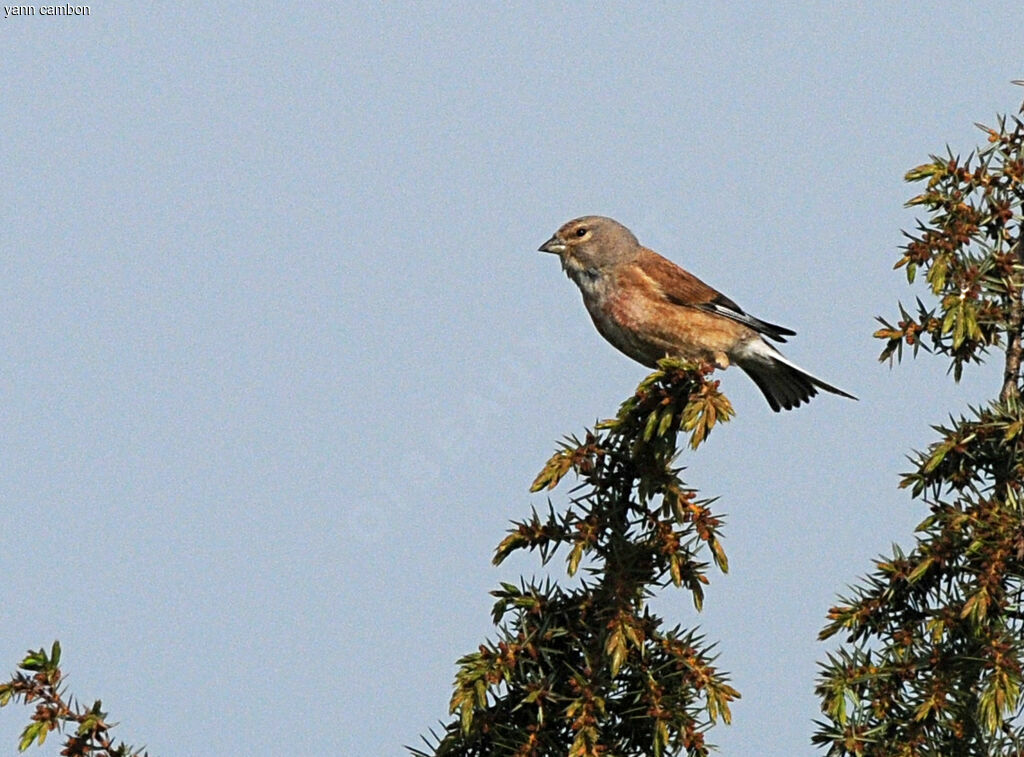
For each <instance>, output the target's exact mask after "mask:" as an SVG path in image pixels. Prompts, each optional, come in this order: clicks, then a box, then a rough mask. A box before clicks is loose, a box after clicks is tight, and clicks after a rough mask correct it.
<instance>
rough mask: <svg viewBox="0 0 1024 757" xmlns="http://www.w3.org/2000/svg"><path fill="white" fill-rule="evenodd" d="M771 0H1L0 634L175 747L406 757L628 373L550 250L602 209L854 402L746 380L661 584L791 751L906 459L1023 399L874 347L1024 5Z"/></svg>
mask: <svg viewBox="0 0 1024 757" xmlns="http://www.w3.org/2000/svg"><path fill="white" fill-rule="evenodd" d="M765 6H766V7H763V8H760V9H759V8H752V7H750V4H740V3H732V4H727V3H649V4H643V5H639V4H624V3H623V4H620V3H589V4H568V3H567V4H552V3H535V4H527V3H518V4H510V3H395V4H392V5H390V6H382V5H379V4H369V3H367V4H356V3H331V4H328V3H324V4H313V3H288V4H286V3H254V4H250V3H231V2H225V3H218V4H216V5H212V4H209V3H199V2H178V3H168V4H160V5H158V6H157V7H155V8H154V7H148V4H139V3H102V2H101V3H93V4H90V11H91V14H90V15H89V16H88V17H79V18H43V17H41V16H36V17H21V18H14V17H12V18H6V19H0V45H2V48H3V55H2V56H0V72H2V77H3V83H4V87H3V97H2V100H0V113H2V115H3V123H4V134H3V139H2V140H0V159H2V165H3V166H4V177H5V181H3V182H2V183H0V230H2V231H0V323H2V324H3V328H2V329H0V356H2V359H0V419H2V427H3V429H4V433H3V434H0V512H2V517H3V520H4V527H3V528H2V529H0V539H2V542H0V545H2V550H0V569H2V572H3V576H4V581H5V589H6V595H5V601H4V602H3V604H2V606H0V622H2V624H3V627H4V629H5V632H4V633H3V634H2V635H0V660H2V661H5V662H4V664H6V665H7V667H8V669H13V667H14V665H15V663H16V662H17V660H18V659H20V657H21V655H22V654H23V653H24V650H25V649H27V648H28V647H38V646H39V645H40V644H49V643H50V642H51V641H52V640H53V639H55V638H59V639H60V640H61V642H62V644H63V645H64V649H65V660H66V663H67V670H68V672H69V674H70V681H69V685H70V687H71V690H72V691H73V692H74V693H75V694H76V695H77V696H79V697H80V698H82V699H84V700H87V701H89V700H91V699H93V698H96V697H101V698H102V699H103V702H104V705H105V706H106V707H107V708H109V710H110V711H111V713H112V715H113V717H114V718H115V719H116V720H118V721H119V722H120V723H121V724H122V725H121V726H119V728H118V729H117V731H116V733H117V734H118V735H119V736H120V737H122V738H124V739H126V740H128V741H129V742H134V743H146V744H148V745H149V747H150V749H151V751H152V752H153V753H154V754H156V755H172V754H248V753H255V752H257V751H268V750H269V751H270V752H271V753H275V752H280V753H282V754H303V755H307V754H308V755H321V754H322V755H331V754H365V755H376V754H381V755H385V754H399V753H401V746H402V745H403V744H412V743H416V741H417V738H418V735H419V734H420V733H423V732H425V731H426V730H427V729H428V728H430V727H431V726H432V725H435V724H436V723H437V721H438V720H440V719H444V718H445V717H446V711H447V702H448V697H449V695H450V684H451V681H452V678H453V675H454V672H455V666H454V662H455V660H456V659H457V658H458V657H459V656H461V655H462V654H464V653H466V652H468V651H471V650H473V649H475V647H476V646H477V644H478V643H479V642H480V641H482V640H483V639H484V638H485V637H487V636H493V628H492V626H491V625H490V620H489V610H490V606H491V598H490V597H489V596H488V594H487V592H488V591H489V590H490V589H491V588H493V587H495V586H496V585H497V583H498V582H499V581H501V580H515V579H516V578H517V577H518V575H519V574H520V572H526V573H532V572H535V571H536V570H537V569H536V566H535V563H534V562H532V561H530V560H528V559H525V558H524V559H520V560H511V561H509V562H508V563H506V564H505V565H503V566H502V567H501V568H497V569H496V568H493V567H491V566H490V557H491V554H492V550H493V547H494V546H495V545H496V544H497V543H498V542H499V541H500V539H501V538H502V536H503V535H504V532H505V529H506V528H507V525H508V522H509V520H510V519H513V518H517V517H521V516H522V515H523V514H525V513H527V512H528V511H529V508H530V506H531V504H533V505H543V504H544V502H545V500H544V498H543V497H536V496H531V495H530V494H529V493H528V491H527V489H528V486H529V484H530V482H531V481H532V479H533V476H534V475H535V474H536V473H537V471H539V470H540V468H541V467H542V466H543V464H544V462H545V460H546V459H547V457H548V456H549V454H550V453H551V451H552V450H553V449H554V445H555V443H556V441H557V440H558V439H559V438H560V437H561V436H562V435H564V434H568V433H578V432H580V431H582V430H583V429H584V428H585V427H586V426H588V425H590V424H592V423H593V422H594V421H595V420H597V419H599V418H604V417H607V416H609V415H611V414H613V413H614V411H615V409H616V408H617V406H618V403H619V402H620V401H621V400H622V399H624V398H625V397H626V396H627V395H628V394H630V393H631V391H632V389H633V388H634V386H635V385H636V384H637V383H638V382H639V381H640V380H641V379H642V378H643V377H644V375H645V373H646V372H645V370H644V369H643V368H642V367H641V366H639V365H637V364H634V363H631V362H630V361H629V360H628V359H626V358H625V357H624V356H622V355H620V354H619V353H617V352H616V351H615V350H614V349H613V348H612V347H611V346H609V345H608V344H606V343H605V342H604V341H603V340H602V339H601V337H600V336H599V335H598V334H597V333H596V331H594V329H593V327H592V325H591V324H590V322H589V318H588V317H587V315H586V313H585V311H584V309H583V307H582V304H581V302H580V299H579V294H578V292H577V291H576V289H575V287H574V286H573V285H572V284H571V282H569V281H568V280H566V279H565V277H564V276H563V275H562V273H561V271H560V270H559V267H558V263H557V261H556V260H554V259H553V258H552V257H551V256H546V255H542V254H540V253H538V252H536V248H537V246H538V245H539V244H540V243H542V242H543V241H544V240H545V239H547V238H548V237H549V236H550V235H551V233H552V232H553V231H554V230H555V229H556V228H557V227H558V226H559V225H561V224H562V223H563V222H564V221H566V220H568V219H570V218H573V217H575V216H579V215H583V214H586V213H601V214H604V215H610V216H613V217H615V218H617V219H618V220H620V221H622V222H623V223H625V224H626V225H627V226H629V227H630V228H631V229H632V230H633V231H634V232H635V233H636V235H637V236H638V237H639V239H640V240H641V241H642V242H643V243H645V244H647V245H648V246H650V247H652V248H654V249H656V250H658V251H659V252H661V253H662V254H664V255H666V256H667V257H669V258H671V259H672V260H674V261H676V262H678V263H680V264H682V265H684V266H685V267H687V268H688V269H689V270H691V271H693V272H694V273H696V274H697V275H698V276H700V277H701V278H703V279H704V280H705V281H707V282H708V283H710V284H712V285H713V286H715V287H717V288H718V289H720V290H721V291H723V292H724V293H725V294H727V295H728V296H729V297H731V298H732V299H734V300H735V301H736V302H737V303H739V304H740V305H741V306H742V307H743V308H744V309H746V310H747V311H749V312H751V313H752V314H754V315H756V316H758V317H761V318H764V319H766V320H768V321H771V322H773V323H780V324H783V325H786V326H788V327H791V328H793V329H795V330H796V331H797V332H798V336H797V337H796V338H794V339H792V340H791V343H790V345H788V346H787V349H786V355H787V356H788V357H790V358H791V359H793V360H794V361H795V362H797V363H798V364H800V365H802V366H803V367H805V368H807V369H808V370H810V371H812V372H814V373H815V374H817V375H820V376H821V377H822V378H824V379H826V380H828V381H830V382H833V383H835V384H837V385H839V386H841V387H843V388H844V389H847V390H849V391H851V392H853V393H854V394H857V395H858V396H859V397H860V398H861V401H860V402H859V403H853V402H849V401H847V400H843V399H841V398H837V397H833V396H830V395H827V396H824V397H820V398H818V399H815V400H814V401H813V402H812V404H811V405H810V406H808V407H804V408H801V409H799V410H798V411H795V412H791V413H785V414H780V415H777V414H775V413H772V412H771V411H770V410H769V408H768V407H767V405H766V403H765V402H764V400H763V399H762V398H761V396H760V393H759V392H758V391H757V389H756V387H754V385H753V384H752V383H751V382H750V381H749V380H748V379H747V378H746V377H745V376H744V375H743V374H742V373H740V372H739V371H736V370H730V371H728V372H726V373H725V374H723V375H722V387H723V389H724V391H725V392H726V393H727V394H728V396H729V397H730V398H731V400H732V402H733V404H734V406H735V408H736V411H737V413H738V415H737V418H736V419H735V420H734V421H733V422H731V423H729V424H728V425H726V426H724V427H722V428H721V429H717V430H716V431H715V433H714V434H713V436H712V438H711V440H710V441H709V442H708V443H707V444H706V445H705V446H703V447H702V448H701V449H700V450H699V451H698V452H697V453H695V454H694V453H690V452H688V451H687V452H685V453H684V454H683V455H682V457H681V463H682V464H684V465H685V466H686V467H687V470H686V473H685V474H684V475H685V477H686V479H687V481H688V482H689V483H691V484H693V485H695V486H697V487H699V488H700V489H701V491H702V493H704V494H705V495H707V496H719V497H720V500H719V504H718V507H719V509H720V510H721V511H722V512H725V513H727V514H728V521H727V525H726V527H725V532H724V533H725V548H726V551H727V553H728V555H729V558H730V564H731V572H730V573H729V574H728V575H727V576H715V577H713V580H712V583H711V586H710V587H709V589H708V592H707V597H706V601H705V611H704V612H703V613H701V614H700V615H699V616H698V615H696V614H695V613H694V611H693V609H692V605H691V603H690V602H689V600H688V599H687V597H686V595H685V594H684V593H683V592H673V591H671V590H670V591H666V592H665V593H664V594H663V595H661V596H660V597H659V598H658V599H657V600H656V605H657V608H658V609H659V610H660V611H661V612H662V613H664V614H665V615H666V616H667V618H668V619H669V620H670V621H671V622H672V623H673V624H674V623H675V622H681V623H683V624H684V625H686V626H693V625H700V627H701V628H702V629H703V631H704V633H706V634H707V636H708V637H709V638H711V639H717V640H719V642H720V647H719V649H720V654H721V657H720V664H721V667H722V668H724V669H725V670H728V671H730V672H731V674H732V680H733V683H734V685H735V686H736V687H737V688H738V689H739V690H740V691H741V693H742V695H743V699H742V700H741V701H739V702H738V703H737V704H736V705H735V707H734V710H733V714H734V724H733V725H732V726H729V727H722V726H720V727H717V728H715V729H714V730H713V731H712V735H711V740H712V741H714V742H716V743H718V744H719V745H721V747H722V753H723V754H752V753H756V754H764V755H792V754H798V753H809V752H810V751H811V750H810V745H809V737H810V734H811V732H812V730H813V727H812V725H811V721H812V720H813V719H814V718H815V717H817V715H818V709H817V700H816V699H815V698H814V696H813V685H814V676H815V673H816V662H817V661H818V660H821V659H822V658H823V657H824V655H825V652H826V649H827V648H828V647H826V646H825V645H822V644H819V643H818V642H816V641H815V637H816V634H817V632H818V630H819V628H820V627H821V626H822V625H823V622H824V616H825V613H826V612H827V610H828V607H829V606H830V604H832V603H833V601H834V597H835V595H836V594H837V593H840V592H842V591H844V589H845V587H846V586H847V585H848V584H850V583H851V582H853V581H854V580H855V579H856V577H857V576H859V575H861V574H863V573H865V572H866V571H867V570H869V569H870V567H871V560H872V558H873V557H875V556H876V555H877V554H878V553H880V552H883V551H887V550H888V548H889V545H890V543H891V542H893V541H899V542H902V543H904V544H906V543H908V541H909V539H910V534H911V529H912V527H913V525H914V524H916V523H917V522H918V521H919V520H920V519H921V518H922V517H923V515H924V508H923V506H922V505H921V504H920V503H914V502H912V501H910V500H909V498H908V496H907V495H906V493H905V492H902V491H899V490H898V489H897V482H898V474H899V472H901V471H903V470H905V469H906V468H907V463H906V461H905V458H904V455H905V454H906V453H908V452H909V451H910V450H911V449H913V448H922V447H924V446H926V445H927V444H928V443H929V442H930V441H931V440H932V439H933V432H932V431H931V430H930V429H929V425H930V424H932V423H940V422H942V421H943V420H944V419H945V418H946V415H947V413H949V412H958V411H960V410H961V409H964V408H966V406H967V405H968V404H969V403H977V402H981V401H983V400H984V399H986V398H987V397H991V396H993V395H994V394H995V393H996V391H997V389H998V382H999V370H998V365H996V364H992V365H989V366H985V367H983V368H981V369H975V370H973V371H969V372H968V374H967V375H966V376H965V379H964V381H963V382H962V383H961V384H959V385H954V384H953V383H952V380H951V379H950V378H948V377H947V376H946V375H945V365H943V364H942V363H941V362H940V361H939V360H937V359H929V358H927V357H924V358H922V359H920V360H918V361H917V362H911V363H907V364H905V365H904V366H902V367H897V368H896V369H894V370H890V369H888V368H887V367H885V366H883V365H879V364H878V363H877V362H876V360H875V358H876V356H877V353H878V352H879V350H880V348H881V344H880V343H879V342H877V341H876V340H873V339H872V338H871V333H872V331H873V330H874V328H875V323H874V321H873V318H874V316H875V315H877V314H882V315H886V316H890V315H892V314H894V313H895V312H896V301H897V300H898V299H900V298H902V299H903V300H904V301H908V300H909V301H912V298H913V296H914V295H915V294H917V292H916V291H914V290H911V289H909V288H908V287H907V286H906V284H905V282H904V281H903V279H902V276H901V274H899V273H894V272H892V271H891V270H890V269H891V266H892V264H893V263H894V262H895V260H896V259H897V258H898V252H897V249H898V247H899V245H900V244H901V233H900V229H901V228H910V227H912V225H913V220H914V219H913V215H912V214H911V213H910V212H909V211H907V210H905V209H904V208H903V206H902V205H903V202H904V200H905V199H906V198H907V197H909V196H910V195H911V193H912V191H913V190H912V188H911V187H909V186H906V185H904V184H903V183H902V176H903V173H904V172H905V171H906V170H907V169H908V168H910V167H912V166H914V165H917V164H919V163H922V162H924V161H925V160H926V159H927V156H928V154H929V153H932V152H938V151H942V150H943V149H944V146H945V145H946V144H947V143H948V144H950V145H951V146H952V147H953V148H954V149H955V150H957V151H962V152H964V153H966V152H967V151H969V150H970V149H971V148H972V147H973V146H974V145H975V144H976V143H977V142H978V141H979V138H980V137H981V135H980V133H979V132H977V130H976V129H975V128H974V127H973V126H972V123H973V122H974V121H989V122H991V121H992V120H993V119H994V116H995V114H997V113H999V112H1007V111H1013V110H1015V109H1016V107H1017V105H1018V104H1019V101H1020V99H1021V95H1022V91H1021V90H1020V89H1019V88H1016V87H1013V86H1011V85H1010V84H1009V82H1010V80H1011V79H1017V78H1022V75H1024V71H1022V70H1021V68H1020V60H1021V58H1020V52H1021V49H1022V46H1021V43H1022V42H1024V39H1022V36H1021V32H1020V25H1019V24H1015V23H1012V20H1011V19H1009V18H1006V17H1005V16H1006V13H1007V10H1006V5H1005V4H1003V3H986V2H981V3H971V4H956V5H950V4H947V3H938V2H932V3H915V4H913V5H908V4H900V5H897V4H888V3H865V4H855V5H854V4H843V5H838V4H825V3H776V4H771V7H770V8H769V7H767V4H765ZM1014 20H1015V19H1014ZM562 496H564V495H563V494H562V493H561V492H556V493H555V494H554V495H553V501H554V503H555V504H556V505H557V504H558V503H559V502H561V501H564V500H562V499H561V497H562ZM554 566H555V569H556V570H557V569H558V568H559V564H558V563H557V562H556V563H555V564H554ZM28 715H29V713H28V711H27V710H22V711H20V712H19V711H10V710H5V711H3V712H2V713H0V743H2V744H8V745H10V748H12V749H13V745H14V744H15V734H16V733H17V732H18V731H19V730H20V728H21V727H22V725H23V724H24V722H25V721H26V720H27V717H28ZM46 751H47V752H48V753H55V752H56V751H57V750H56V748H54V747H52V746H51V745H48V746H47V748H46Z"/></svg>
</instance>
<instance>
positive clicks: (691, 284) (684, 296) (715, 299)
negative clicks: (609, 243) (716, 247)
mask: <svg viewBox="0 0 1024 757" xmlns="http://www.w3.org/2000/svg"><path fill="white" fill-rule="evenodd" d="M637 263H638V264H639V266H640V269H641V270H642V271H643V272H644V273H645V274H647V276H649V277H650V278H651V280H652V281H654V283H655V284H656V285H657V286H658V288H659V289H660V291H661V294H662V296H663V297H664V298H665V299H666V300H667V301H669V302H671V303H672V304H673V305H680V306H682V307H691V308H698V309H700V310H703V311H705V312H708V313H714V314H716V315H721V316H723V317H725V318H731V319H732V320H734V321H737V322H738V323H742V324H743V325H745V326H749V327H750V328H752V329H754V330H755V331H757V332H758V333H761V334H764V335H765V336H767V337H769V338H771V339H774V340H776V341H778V342H785V341H786V339H785V337H787V336H793V335H794V334H795V333H796V332H795V331H792V330H790V329H787V328H786V327H784V326H777V325H775V324H774V323H768V322H767V321H762V320H761V319H760V318H755V317H754V316H752V315H749V314H747V313H745V312H744V311H743V308H741V307H740V306H739V305H737V304H736V303H735V302H733V301H732V300H730V299H729V298H728V297H726V296H725V295H724V294H722V293H721V292H719V291H718V290H717V289H714V288H712V287H710V286H708V285H707V284H705V283H704V282H703V281H701V280H700V279H698V278H697V277H696V276H694V275H693V274H692V273H690V272H689V271H684V270H683V269H682V268H680V267H679V266H677V265H676V264H675V263H673V262H672V261H671V260H668V259H667V258H663V257H662V256H661V255H659V254H658V253H656V252H654V251H653V250H648V249H647V248H646V247H645V248H644V249H643V251H642V252H641V254H640V257H639V259H638V261H637Z"/></svg>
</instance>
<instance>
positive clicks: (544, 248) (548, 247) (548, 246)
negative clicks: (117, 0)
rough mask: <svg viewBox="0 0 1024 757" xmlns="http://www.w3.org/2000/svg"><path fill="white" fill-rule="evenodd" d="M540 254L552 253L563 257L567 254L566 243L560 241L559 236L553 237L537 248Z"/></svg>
mask: <svg viewBox="0 0 1024 757" xmlns="http://www.w3.org/2000/svg"><path fill="white" fill-rule="evenodd" d="M537 249H538V250H539V251H540V252H552V253H554V254H555V255H561V254H562V253H563V252H565V242H563V241H562V240H561V239H559V238H558V237H557V236H554V237H551V239H549V240H548V241H546V242H545V243H544V244H542V245H541V246H540V247H538V248H537Z"/></svg>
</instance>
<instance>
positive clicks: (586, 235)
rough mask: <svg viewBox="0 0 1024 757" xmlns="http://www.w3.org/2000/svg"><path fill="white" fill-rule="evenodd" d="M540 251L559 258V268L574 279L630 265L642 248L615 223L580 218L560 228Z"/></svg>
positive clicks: (596, 218) (622, 227) (620, 225)
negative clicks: (560, 261)
mask: <svg viewBox="0 0 1024 757" xmlns="http://www.w3.org/2000/svg"><path fill="white" fill-rule="evenodd" d="M539 249H540V251H541V252H550V253H553V254H555V255H558V257H559V258H561V260H562V268H563V269H565V272H566V273H567V274H569V275H570V276H571V277H573V278H574V279H575V278H577V276H579V275H581V274H583V273H587V274H589V275H596V274H597V273H598V272H600V271H601V270H602V269H604V268H609V267H612V266H615V265H618V264H620V263H626V262H629V261H630V260H633V259H634V258H635V257H636V256H637V255H639V254H640V251H641V249H643V248H641V247H640V243H639V242H638V241H637V239H636V237H635V236H633V232H632V231H630V230H629V229H627V228H626V227H625V226H623V225H622V224H621V223H619V222H618V221H616V220H615V219H613V218H607V217H606V216H582V217H581V218H574V219H573V220H571V221H569V222H568V223H566V224H563V226H562V228H560V229H559V230H558V231H556V232H555V234H554V236H552V237H551V239H549V240H548V241H546V242H545V243H544V244H542V245H541V246H540V248H539Z"/></svg>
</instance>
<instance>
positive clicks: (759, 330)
mask: <svg viewBox="0 0 1024 757" xmlns="http://www.w3.org/2000/svg"><path fill="white" fill-rule="evenodd" d="M539 251H540V252H547V253H552V254H554V255H557V256H558V257H559V258H560V259H561V262H562V270H563V271H565V273H566V275H567V276H568V277H569V278H570V279H572V281H573V282H575V284H576V286H578V287H579V290H580V293H581V294H582V295H583V304H584V305H585V306H586V308H587V312H589V313H590V317H591V319H592V320H593V321H594V325H595V326H596V327H597V330H598V331H599V332H600V333H601V335H602V336H603V337H604V338H605V339H607V340H608V341H609V342H611V344H612V345H613V346H614V347H616V348H617V349H618V350H620V351H621V352H623V353H625V354H626V355H627V356H629V357H630V358H632V359H633V360H636V361H637V362H638V363H641V364H643V365H645V366H647V367H648V368H656V367H657V363H658V361H659V360H660V359H662V358H664V357H675V358H679V359H682V360H686V361H690V362H694V363H698V364H699V363H708V364H710V365H711V366H713V367H714V368H718V369H723V370H724V369H725V368H728V367H729V366H730V365H737V366H739V368H740V369H741V370H743V371H744V372H745V373H746V374H747V375H748V376H749V377H750V378H751V379H752V380H753V382H754V383H755V384H756V385H757V387H758V388H759V389H760V390H761V392H762V393H763V394H764V396H765V399H767V400H768V404H769V406H771V409H772V410H774V411H775V412H779V411H780V410H782V409H785V410H791V409H793V408H796V407H798V406H799V405H800V404H801V403H804V402H809V401H810V399H811V397H813V396H815V395H816V394H817V393H818V390H819V389H821V390H824V391H826V392H831V393H832V394H837V395H839V396H840V397H847V398H849V399H852V400H856V399H857V398H856V397H854V396H853V395H852V394H849V393H847V392H844V391H843V390H842V389H839V388H838V387H835V386H832V385H831V384H828V383H826V382H824V381H822V380H821V379H820V378H818V377H817V376H813V375H811V374H810V373H808V372H807V371H805V370H804V369H803V368H800V367H799V366H798V365H796V364H795V363H793V362H791V361H790V360H788V359H787V358H785V357H784V356H783V355H782V353H781V352H779V351H778V350H777V349H776V348H775V347H774V346H772V345H771V344H770V343H769V342H768V341H767V339H771V340H773V341H776V342H785V341H786V339H787V337H791V336H795V335H796V332H795V331H793V330H791V329H788V328H785V327H784V326H778V325H776V324H774V323H768V322H767V321H762V320H761V319H760V318H755V317H754V316H752V315H750V314H748V313H747V312H745V311H744V310H743V309H742V308H741V307H740V306H739V305H737V304H736V303H735V302H733V301H732V300H731V299H729V298H728V297H726V296H725V295H724V294H722V293H721V292H719V291H717V290H716V289H714V288H712V287H710V286H708V285H707V284H705V283H704V282H703V281H701V280H700V279H698V278H697V277H696V276H694V275H693V274H692V273H690V272H689V271H685V270H683V269H682V268H680V267H679V266H678V265H676V264H675V263H673V262H672V261H671V260H668V259H667V258H664V257H662V256H661V255H659V254H658V253H656V252H654V251H653V250H650V249H648V248H646V247H644V246H643V245H641V244H640V242H639V241H637V238H636V236H634V234H633V232H631V231H630V230H629V229H627V228H626V227H625V226H623V225H622V224H621V223H619V222H618V221H616V220H614V219H612V218H607V217H605V216H596V215H594V216H583V217H581V218H576V219H574V220H572V221H569V222H567V223H565V224H564V225H563V226H562V227H561V228H560V229H559V230H558V231H556V232H555V234H554V235H553V236H552V237H551V239H549V240H548V241H546V242H545V243H544V244H542V245H541V246H540V248H539ZM765 337H767V339H766V338H765Z"/></svg>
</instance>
